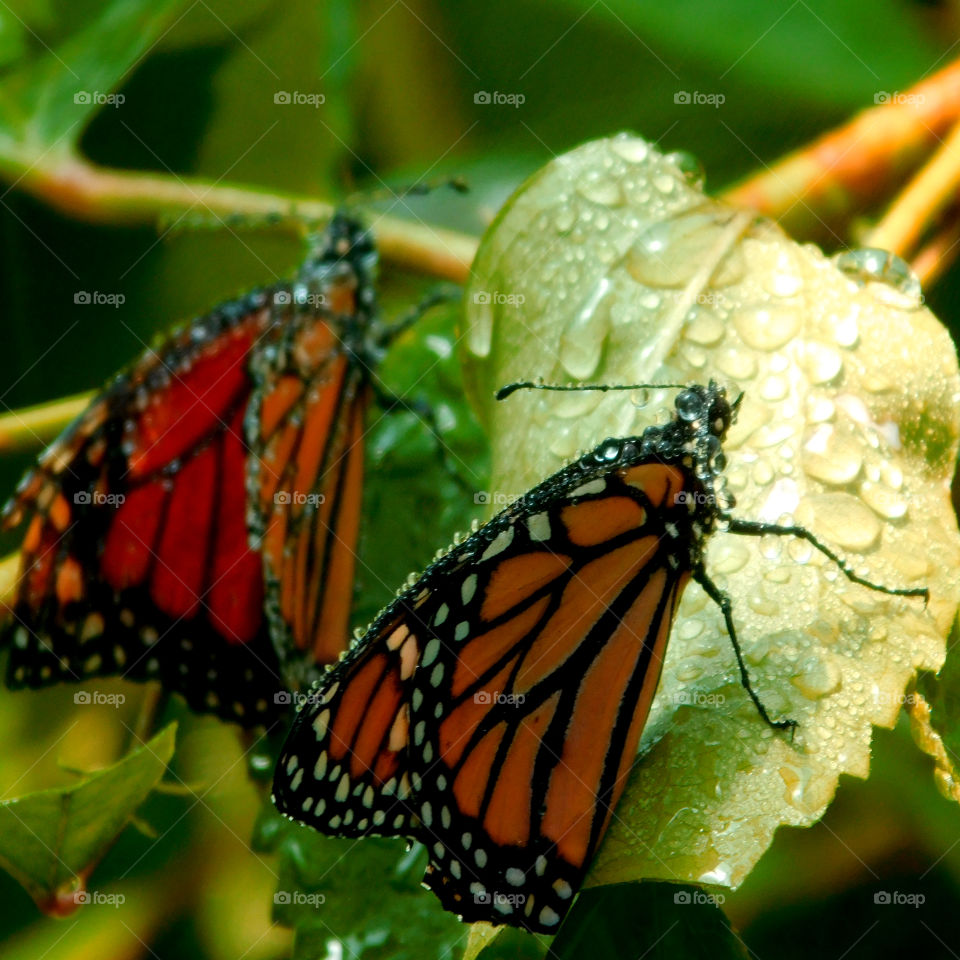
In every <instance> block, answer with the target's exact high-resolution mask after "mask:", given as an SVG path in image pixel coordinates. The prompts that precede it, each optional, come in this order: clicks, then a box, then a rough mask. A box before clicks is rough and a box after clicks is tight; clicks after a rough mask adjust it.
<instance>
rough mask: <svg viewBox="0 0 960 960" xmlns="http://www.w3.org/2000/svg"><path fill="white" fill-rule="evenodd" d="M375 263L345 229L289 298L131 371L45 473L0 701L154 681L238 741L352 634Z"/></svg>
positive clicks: (229, 308) (31, 478)
mask: <svg viewBox="0 0 960 960" xmlns="http://www.w3.org/2000/svg"><path fill="white" fill-rule="evenodd" d="M376 264H377V251H376V248H375V246H374V243H373V240H372V237H371V235H370V234H369V232H367V231H366V230H365V229H364V228H363V227H362V226H360V224H358V223H357V222H355V221H354V220H353V219H351V218H350V217H348V216H346V215H344V214H337V215H335V216H334V218H333V219H332V221H331V222H330V224H329V225H328V227H327V229H326V230H325V231H323V232H322V233H321V234H320V235H319V236H318V238H317V240H316V241H315V242H314V245H313V247H312V251H311V254H310V256H309V257H308V258H307V260H306V261H305V263H304V264H303V266H302V267H301V269H300V271H299V274H298V276H297V277H296V279H295V280H294V281H292V282H284V283H280V284H278V285H276V286H273V287H268V288H265V289H259V290H254V291H253V292H252V293H249V294H247V295H246V296H244V297H242V298H241V299H239V300H234V301H229V302H226V303H223V304H221V305H220V306H218V307H216V308H214V309H213V310H212V311H211V312H210V313H208V314H207V315H206V316H203V317H201V318H200V319H198V320H196V321H194V322H193V323H191V324H190V325H188V326H185V327H184V328H182V329H180V330H178V331H175V332H174V333H173V334H172V335H170V336H169V337H168V338H167V339H166V340H164V341H163V342H162V343H161V344H160V345H159V346H157V347H156V348H154V349H151V350H148V351H147V352H146V353H144V354H143V355H142V356H141V357H140V358H139V359H138V360H137V361H136V362H135V363H134V364H133V365H132V366H131V367H130V368H129V369H128V370H127V371H125V372H123V373H121V374H120V375H119V376H117V377H116V379H115V380H114V381H113V382H112V383H111V384H110V385H109V386H108V387H107V388H106V389H105V390H104V391H103V392H101V393H100V394H99V395H98V396H96V397H95V398H94V399H93V400H92V401H91V403H90V405H89V407H88V408H87V410H86V411H85V412H84V413H83V414H82V415H81V416H80V417H79V418H78V419H77V420H76V421H75V422H74V423H73V424H72V425H71V426H70V427H68V428H67V430H66V431H65V432H64V433H63V434H62V435H61V436H60V438H59V439H58V440H57V441H56V442H55V443H54V444H53V445H52V446H50V447H49V448H48V449H47V450H46V451H45V452H44V454H43V455H42V456H41V457H40V459H39V462H38V464H37V466H36V468H35V469H34V470H33V471H32V472H31V473H29V474H27V476H26V477H25V478H24V480H23V481H22V483H21V485H20V487H19V488H18V491H17V493H16V495H15V496H14V498H13V499H12V500H11V502H10V503H9V504H8V505H7V507H6V509H5V512H4V514H3V526H4V527H5V528H7V529H10V528H12V527H15V526H17V525H19V524H20V523H21V522H23V521H25V520H27V519H28V518H29V523H28V525H27V528H26V533H25V535H24V538H23V543H22V549H21V557H22V559H21V568H20V576H19V581H18V585H17V592H16V598H15V602H14V606H13V617H12V620H11V621H10V623H9V624H8V625H7V626H6V627H5V629H4V633H3V640H4V642H7V643H9V644H10V646H11V654H10V662H9V668H8V684H9V685H10V686H12V687H23V686H31V687H36V686H43V685H46V684H50V683H55V682H58V681H63V680H81V679H83V678H85V677H90V676H103V675H111V674H122V675H123V676H125V677H127V678H129V679H135V680H147V679H158V680H160V681H161V682H162V684H163V686H164V688H165V689H167V690H170V691H175V692H178V693H180V694H182V695H183V696H184V697H185V698H186V700H187V702H188V704H189V705H190V706H191V707H192V708H193V709H194V710H197V711H202V712H212V713H215V714H218V715H219V716H221V717H224V718H226V719H230V720H234V721H236V722H238V723H240V724H243V725H246V726H252V725H255V724H257V723H265V722H269V721H270V720H271V719H273V718H275V717H276V716H277V715H279V714H280V713H281V712H284V711H286V710H287V709H288V708H287V706H286V704H288V703H289V700H290V696H289V694H288V693H286V692H285V691H286V690H287V689H288V688H290V687H292V688H293V689H297V688H298V687H299V686H300V685H301V684H302V683H303V682H304V680H305V678H306V676H307V675H308V674H309V671H310V669H311V668H312V667H313V665H314V664H324V663H328V662H330V661H333V660H335V659H336V658H337V656H338V654H339V653H340V652H341V650H342V647H343V640H342V638H343V637H346V636H347V635H348V632H347V631H348V617H349V613H350V606H351V600H352V587H353V574H354V551H355V547H356V541H357V535H358V526H359V519H360V499H361V487H362V479H363V443H362V437H363V424H364V415H365V412H366V409H367V406H368V402H369V400H370V397H371V394H372V392H373V390H374V389H375V384H374V382H373V380H372V371H373V370H374V369H375V368H376V366H377V363H378V362H379V360H380V358H381V356H382V354H383V352H384V349H385V347H386V346H387V344H388V342H389V340H390V339H391V338H392V337H393V336H394V335H395V334H396V332H397V330H398V327H387V326H385V325H383V324H382V323H381V322H380V321H379V320H378V318H377V304H376V296H375V291H374V285H373V276H374V271H375V269H376Z"/></svg>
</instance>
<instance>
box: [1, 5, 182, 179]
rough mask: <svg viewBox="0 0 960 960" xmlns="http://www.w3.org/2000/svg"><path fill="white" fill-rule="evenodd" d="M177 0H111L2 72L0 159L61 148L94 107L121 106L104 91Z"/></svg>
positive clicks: (153, 37)
mask: <svg viewBox="0 0 960 960" xmlns="http://www.w3.org/2000/svg"><path fill="white" fill-rule="evenodd" d="M184 4H185V0H113V2H112V3H108V4H106V5H105V6H104V8H103V10H102V12H101V14H100V16H99V17H97V18H96V19H94V20H92V21H91V22H90V23H89V24H88V25H87V26H85V27H84V28H83V29H82V30H80V31H78V32H77V33H75V34H73V35H72V36H70V37H68V38H67V39H66V40H64V41H63V42H62V43H60V44H58V45H57V46H56V47H52V48H51V47H47V48H45V49H44V50H43V52H42V53H40V54H39V55H38V56H36V57H35V58H34V59H32V60H27V61H23V62H21V63H19V64H17V66H16V68H14V69H12V70H10V71H8V72H7V73H6V74H5V75H4V77H3V82H2V84H0V159H6V160H8V161H10V160H13V161H19V162H20V163H25V162H30V161H32V160H37V159H39V158H40V157H41V156H42V155H43V154H44V153H47V152H49V151H56V152H59V153H61V154H63V153H69V152H70V151H71V149H72V148H73V146H74V145H75V144H76V143H77V141H78V140H79V138H80V134H81V133H82V132H83V129H84V127H85V126H86V124H87V123H88V122H89V120H90V118H91V117H92V116H93V115H94V113H96V111H97V110H99V109H100V108H101V107H102V106H104V105H111V106H118V105H122V101H120V102H118V101H117V98H116V95H115V94H113V93H112V91H114V90H115V88H116V87H118V86H119V85H120V83H121V82H122V80H123V79H124V77H125V76H126V74H128V73H129V72H130V71H131V70H132V69H133V68H134V67H135V66H136V64H137V62H138V61H139V60H140V59H141V58H142V57H143V56H145V54H146V53H147V52H148V51H149V49H150V48H151V47H152V46H153V44H154V43H155V42H156V41H157V38H158V37H160V36H161V35H162V33H163V31H164V30H165V29H166V28H167V27H168V26H169V24H170V23H171V22H172V20H173V17H174V15H175V14H176V13H177V12H178V11H179V10H180V8H182V7H183V6H184ZM108 97H113V100H111V101H107V99H106V98H108Z"/></svg>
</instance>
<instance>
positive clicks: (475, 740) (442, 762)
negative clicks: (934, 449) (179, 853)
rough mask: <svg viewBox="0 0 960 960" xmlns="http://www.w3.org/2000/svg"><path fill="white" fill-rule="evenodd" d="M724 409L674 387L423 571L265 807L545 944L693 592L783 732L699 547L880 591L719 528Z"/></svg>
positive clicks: (303, 726)
mask: <svg viewBox="0 0 960 960" xmlns="http://www.w3.org/2000/svg"><path fill="white" fill-rule="evenodd" d="M514 386H521V385H514ZM522 386H531V385H530V384H525V385H522ZM510 389H512V388H506V390H507V392H509V390H510ZM571 389H573V388H571ZM576 389H590V388H576ZM501 393H502V394H503V393H504V391H501ZM738 402H739V401H738ZM736 408H737V403H733V404H731V403H730V402H729V401H728V400H727V397H726V394H725V392H724V390H723V389H721V388H720V387H718V386H717V385H716V384H714V383H712V382H711V383H710V385H709V386H707V387H704V386H690V387H686V388H683V389H682V392H681V393H679V394H678V396H677V398H676V410H675V413H674V416H673V418H672V420H671V421H670V422H669V423H668V424H666V425H664V426H655V427H650V428H648V429H647V430H645V431H644V432H643V433H642V434H641V435H640V436H635V437H629V438H626V439H611V440H606V441H605V442H604V443H602V444H601V445H600V446H599V447H597V448H596V449H595V450H594V451H593V452H592V453H589V454H587V455H586V456H584V457H582V458H581V459H579V460H577V461H576V462H575V463H573V464H571V465H570V466H568V467H566V468H564V469H562V470H560V471H559V472H558V473H556V474H554V475H553V476H551V477H550V478H549V479H547V480H545V481H544V482H543V483H541V484H540V485H539V486H537V487H535V488H534V489H533V490H531V491H530V492H529V493H527V494H526V495H524V496H523V497H522V498H521V499H520V500H518V501H517V502H516V503H514V504H513V505H511V506H510V507H508V508H507V509H505V510H504V511H502V512H501V513H499V514H498V515H497V516H496V517H494V518H493V519H492V520H490V521H489V522H488V523H487V524H486V525H485V526H483V527H481V528H480V529H478V530H477V531H476V532H475V533H473V534H472V535H471V536H470V537H469V538H468V539H466V540H465V541H464V542H462V543H461V544H459V545H458V546H455V547H453V548H452V549H451V550H450V552H449V553H447V554H446V555H445V556H443V557H442V558H440V559H439V560H437V561H436V562H435V563H433V564H432V565H431V566H430V567H429V568H428V569H427V570H426V572H425V573H424V574H423V576H422V577H421V578H420V579H419V580H418V581H416V583H414V584H413V585H412V586H411V587H410V588H409V589H407V590H405V591H404V592H403V593H401V594H400V595H399V596H398V597H397V599H396V600H394V602H393V603H391V604H390V605H389V606H388V607H387V608H386V609H385V610H384V611H383V612H382V613H381V614H380V616H379V617H378V618H377V619H376V620H375V621H374V623H373V624H372V625H371V627H370V629H369V630H368V632H367V633H366V635H365V636H364V637H363V638H362V639H361V640H360V641H359V642H358V643H357V645H356V646H355V647H353V648H352V649H351V650H350V651H349V653H348V654H347V655H346V657H345V658H344V659H343V660H342V662H341V663H340V664H338V665H337V666H336V667H335V668H334V669H333V670H332V671H330V672H329V673H328V674H327V676H326V677H324V678H323V680H322V681H321V682H320V683H319V684H318V685H317V687H316V688H315V690H314V691H313V692H312V693H311V695H310V696H309V697H308V698H307V699H306V701H305V703H304V706H303V707H302V709H301V710H300V713H299V715H298V717H297V719H296V721H295V725H294V727H293V730H292V731H291V733H290V735H289V737H288V739H287V742H286V744H285V745H284V748H283V750H282V752H281V755H280V759H279V762H278V766H277V770H276V773H275V777H274V799H275V802H276V804H277V806H278V808H279V809H280V810H281V811H282V812H283V813H285V814H287V815H288V816H290V817H292V818H294V819H296V820H298V821H300V822H302V823H306V824H309V825H310V826H313V827H315V828H317V829H318V830H321V831H323V832H324V833H328V834H333V835H336V836H347V837H355V836H361V835H369V834H379V835H383V836H393V835H400V836H404V837H408V838H412V839H416V840H419V841H420V842H422V843H423V844H424V846H425V847H426V848H427V850H428V852H429V857H430V862H429V867H428V869H427V873H426V878H425V880H426V884H427V885H428V886H429V887H430V888H431V889H432V890H433V891H434V892H435V893H436V894H437V896H438V897H439V898H440V900H441V902H442V904H443V906H444V907H446V908H447V909H449V910H452V911H454V912H456V913H457V914H459V915H460V916H461V917H462V918H463V919H464V920H467V921H477V920H485V921H489V922H492V923H511V924H514V925H516V926H520V927H524V928H526V929H527V930H531V931H535V932H542V933H555V932H556V930H557V927H558V925H559V924H560V921H561V920H562V919H563V917H564V915H565V913H566V912H567V910H568V908H569V907H570V904H571V902H572V899H573V897H574V895H575V894H576V892H577V890H578V888H579V887H580V885H581V882H582V881H583V878H584V875H585V873H586V871H587V868H588V866H589V864H590V861H591V859H592V858H593V855H594V853H595V852H596V850H597V847H598V845H599V844H600V841H601V840H602V839H603V836H604V833H605V831H606V829H607V827H608V825H609V823H610V818H611V815H612V812H613V809H614V807H615V806H616V804H617V801H618V799H619V798H620V795H621V793H622V791H623V788H624V785H625V783H626V780H627V775H628V774H629V772H630V769H631V767H632V765H633V762H634V758H635V754H636V752H637V745H638V743H639V740H640V734H641V732H642V730H643V727H644V723H645V722H646V719H647V716H648V713H649V710H650V704H651V702H652V700H653V697H654V694H655V692H656V689H657V683H658V680H659V677H660V671H661V667H662V664H663V656H664V648H665V645H666V643H667V637H668V635H669V633H670V627H671V623H672V621H673V617H674V614H675V613H676V609H677V604H678V602H679V600H680V596H681V594H682V592H683V589H684V587H685V585H686V584H687V583H688V582H689V581H690V579H691V578H693V579H695V580H696V581H697V582H698V583H700V584H701V585H702V586H703V587H704V589H705V590H706V592H707V593H708V594H709V595H710V596H711V597H712V598H713V599H714V600H715V601H717V602H718V603H719V604H720V605H721V607H722V610H723V614H724V617H725V623H726V626H727V630H728V631H729V633H730V637H731V639H732V640H733V641H734V649H735V651H736V655H737V660H738V663H739V665H740V670H741V675H742V678H743V681H744V686H745V687H746V690H747V692H748V694H749V695H750V697H751V698H752V699H753V702H754V703H755V704H756V706H757V708H758V710H759V711H760V714H761V716H762V717H763V718H764V720H766V721H767V722H768V723H771V724H772V725H773V726H774V727H777V728H779V729H789V728H790V727H792V726H793V721H791V720H777V721H773V720H771V719H770V718H769V717H768V715H767V713H766V711H765V710H764V708H763V706H762V704H761V703H760V701H759V699H758V698H757V697H756V695H755V693H754V692H753V690H752V688H751V687H750V684H749V678H748V676H747V672H746V669H745V667H744V663H743V659H742V657H741V655H740V650H739V647H738V646H737V644H736V634H735V632H734V626H733V621H732V618H731V614H730V604H729V600H728V599H727V598H726V596H725V595H724V594H723V593H721V591H720V590H719V589H718V588H717V587H716V586H715V584H714V583H713V582H712V581H711V580H710V578H709V577H708V575H707V573H706V571H705V569H704V563H703V545H704V540H705V538H706V537H708V536H709V534H710V533H711V531H713V530H714V529H715V528H716V526H717V525H718V523H719V522H721V521H722V522H724V523H725V524H726V525H727V529H729V530H730V531H731V532H733V533H742V534H747V535H751V536H760V535H763V534H770V533H772V534H792V535H795V536H799V537H803V538H805V539H807V540H809V541H810V542H811V543H813V544H815V545H816V546H817V547H818V548H819V549H821V550H823V552H824V553H826V554H827V555H828V556H829V557H831V558H832V559H833V560H835V561H836V562H837V563H839V564H840V565H841V568H842V569H843V571H844V573H845V574H846V575H847V576H848V577H849V578H850V579H851V580H854V581H856V582H858V583H863V584H865V585H867V586H874V585H873V584H869V583H868V582H867V581H864V580H863V579H862V578H859V577H857V576H856V574H854V573H853V571H852V570H851V569H850V568H849V567H848V566H846V565H845V564H843V563H842V562H841V561H840V560H839V558H837V557H836V555H835V554H833V553H832V552H831V551H830V550H829V549H828V548H826V547H825V546H823V545H822V544H820V543H819V541H817V540H816V538H815V537H814V536H813V535H812V534H811V533H809V532H808V531H807V530H805V529H804V528H801V527H793V526H790V527H785V526H776V525H772V524H764V523H756V522H751V521H746V520H739V519H736V518H733V517H731V516H730V515H729V508H730V507H731V506H732V499H730V498H729V497H727V496H726V495H725V493H724V489H723V483H722V477H721V476H720V471H721V470H722V468H723V465H724V457H723V452H722V449H721V442H722V440H723V439H724V436H725V434H726V432H727V429H728V428H729V426H730V424H731V422H732V420H733V418H734V416H735V413H736ZM876 589H881V590H883V591H884V592H887V593H893V594H899V595H904V596H926V591H925V590H922V589H903V590H893V589H888V588H884V587H877V588H876Z"/></svg>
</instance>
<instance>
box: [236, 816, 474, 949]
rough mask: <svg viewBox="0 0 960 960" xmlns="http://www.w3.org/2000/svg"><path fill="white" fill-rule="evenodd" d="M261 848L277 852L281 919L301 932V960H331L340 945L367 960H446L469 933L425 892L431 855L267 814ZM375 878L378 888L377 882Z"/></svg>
mask: <svg viewBox="0 0 960 960" xmlns="http://www.w3.org/2000/svg"><path fill="white" fill-rule="evenodd" d="M254 846H255V849H258V850H263V851H267V852H270V853H276V854H277V855H278V857H277V864H278V873H279V879H278V881H277V892H276V894H275V895H274V907H273V914H274V919H275V920H277V921H279V922H280V923H282V924H284V925H285V926H289V927H293V928H294V930H295V931H296V938H295V941H294V952H293V956H294V958H295V960H299V958H303V960H308V958H310V960H312V958H314V957H318V956H325V955H326V944H327V942H328V941H329V940H331V939H337V940H339V941H340V942H341V943H342V944H343V945H344V954H345V955H347V956H350V957H355V958H363V960H377V958H384V960H387V958H389V960H404V958H410V960H413V958H416V960H429V958H437V960H446V958H449V957H456V956H459V955H460V953H461V952H462V950H463V947H464V945H465V944H466V942H467V937H468V930H467V928H466V927H465V926H464V925H463V924H461V923H459V922H458V921H457V918H456V917H455V916H454V915H453V914H452V913H448V912H447V911H445V910H444V909H443V908H442V907H441V906H440V903H439V901H438V900H437V899H436V897H434V896H433V894H431V893H429V892H428V891H426V890H424V889H423V888H422V886H421V880H422V879H423V871H424V868H425V867H426V860H427V855H426V851H425V850H424V849H423V848H422V847H421V846H419V845H415V846H414V847H413V848H412V849H410V850H408V851H407V852H406V853H405V852H404V846H403V843H401V842H399V841H397V840H380V839H374V838H370V839H365V840H364V841H363V842H361V843H358V842H357V841H356V840H341V839H335V838H333V837H326V836H324V835H323V834H320V833H318V832H317V831H315V830H312V829H310V828H309V827H305V826H301V825H299V824H295V823H291V822H289V821H287V820H284V819H283V818H282V817H281V816H280V814H278V813H277V811H276V810H275V809H274V808H273V806H272V805H270V806H267V807H265V808H264V809H263V811H262V813H261V817H260V821H259V823H258V825H257V830H256V834H255V836H254ZM374 880H375V881H376V882H374Z"/></svg>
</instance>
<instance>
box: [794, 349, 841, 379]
mask: <svg viewBox="0 0 960 960" xmlns="http://www.w3.org/2000/svg"><path fill="white" fill-rule="evenodd" d="M803 368H804V370H806V372H807V376H808V377H809V378H810V382H811V383H813V384H822V383H829V382H830V381H831V380H833V379H835V378H836V377H837V376H838V375H839V373H840V371H841V370H842V369H843V358H842V357H841V356H840V354H839V352H838V351H837V350H835V349H834V348H833V347H829V346H827V345H826V344H825V343H816V342H814V341H807V342H806V343H804V345H803Z"/></svg>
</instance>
